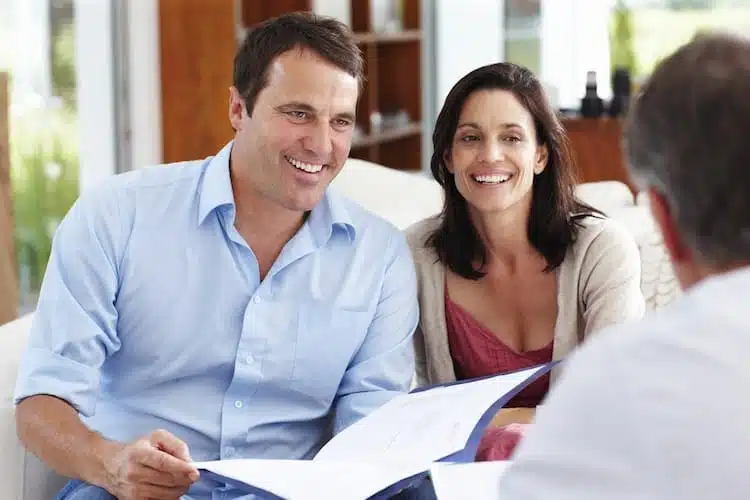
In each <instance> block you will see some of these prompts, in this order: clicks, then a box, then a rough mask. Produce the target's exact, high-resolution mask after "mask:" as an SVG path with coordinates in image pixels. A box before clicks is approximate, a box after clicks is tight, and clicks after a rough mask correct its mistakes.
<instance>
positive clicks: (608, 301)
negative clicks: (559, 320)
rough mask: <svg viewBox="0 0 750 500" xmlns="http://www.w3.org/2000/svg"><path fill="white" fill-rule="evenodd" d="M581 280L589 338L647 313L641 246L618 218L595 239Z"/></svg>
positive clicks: (589, 250) (585, 259)
mask: <svg viewBox="0 0 750 500" xmlns="http://www.w3.org/2000/svg"><path fill="white" fill-rule="evenodd" d="M580 279H581V285H580V286H581V302H582V304H581V305H582V311H583V321H584V332H585V336H586V337H588V336H589V335H591V334H592V333H596V332H598V331H600V330H602V329H603V328H606V327H608V326H612V325H616V324H619V323H624V322H627V321H631V320H637V319H640V318H641V317H643V315H644V314H645V312H646V301H645V299H644V297H643V292H642V291H641V260H640V253H639V251H638V246H637V245H636V243H635V240H634V239H633V237H632V235H631V234H630V233H629V232H628V230H627V229H626V228H624V227H623V226H621V225H620V224H618V223H616V222H615V221H613V220H607V221H606V222H605V223H604V228H603V229H602V231H601V232H600V233H599V234H598V235H597V236H596V238H594V240H593V241H592V242H591V245H590V246H589V248H588V249H587V251H586V256H585V258H584V261H583V265H582V268H581V277H580Z"/></svg>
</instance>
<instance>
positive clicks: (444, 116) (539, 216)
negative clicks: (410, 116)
mask: <svg viewBox="0 0 750 500" xmlns="http://www.w3.org/2000/svg"><path fill="white" fill-rule="evenodd" d="M487 89H499V90H507V91H509V92H512V93H513V94H514V95H515V96H516V98H517V99H518V100H519V101H520V102H521V104H522V105H523V107H524V108H526V110H527V111H528V112H529V113H530V114H531V117H532V118H533V120H534V127H535V132H536V138H537V141H538V142H539V144H545V145H546V146H547V149H548V152H549V158H548V160H547V166H546V167H545V169H544V170H543V171H542V172H541V173H540V174H539V175H536V176H534V183H533V185H532V201H531V212H530V214H529V221H528V224H527V234H528V238H529V242H530V243H531V245H532V246H533V247H534V248H535V249H536V250H537V251H538V252H539V253H540V254H542V255H543V256H544V258H545V259H546V261H547V269H546V270H547V271H552V270H554V269H556V268H557V267H558V266H559V265H560V264H561V263H562V261H563V259H564V258H565V253H566V252H567V251H568V248H569V247H570V246H571V245H572V244H573V242H574V241H575V238H576V235H577V232H578V229H579V228H580V224H581V219H582V218H584V217H587V216H590V215H601V212H599V211H598V210H596V209H595V208H593V207H590V206H589V205H586V204H585V203H582V202H580V201H579V200H578V199H576V197H575V175H574V174H575V173H574V170H575V164H574V161H573V157H572V155H571V152H570V146H569V144H568V138H567V135H566V134H565V130H564V129H563V126H562V124H561V123H560V120H559V119H558V118H557V115H556V114H555V112H554V111H553V110H552V107H551V106H550V104H549V101H548V99H547V97H546V95H545V94H544V90H543V88H542V85H541V83H540V82H539V80H538V79H537V78H536V77H535V76H534V74H533V73H532V72H531V71H529V70H528V69H526V68H524V67H522V66H518V65H516V64H511V63H495V64H489V65H487V66H482V67H480V68H477V69H475V70H473V71H471V72H470V73H468V74H467V75H466V76H464V77H463V78H461V79H460V80H459V81H458V83H456V85H455V86H454V87H453V88H452V89H451V91H450V92H449V93H448V96H447V97H446V98H445V103H444V104H443V107H442V109H441V110H440V114H439V115H438V118H437V121H436V123H435V130H434V132H433V134H432V144H433V153H432V160H431V162H430V167H431V169H432V175H433V176H434V177H435V179H436V180H437V181H438V183H439V184H440V185H441V186H442V187H443V191H444V192H445V202H444V205H443V211H442V214H441V223H440V226H439V227H438V228H437V230H436V231H435V232H434V233H433V234H432V235H430V236H429V237H428V239H427V244H428V245H429V246H431V247H433V248H434V249H435V251H436V253H437V255H438V257H439V259H440V261H441V262H442V263H443V264H445V265H446V266H447V267H448V268H449V269H450V270H451V271H453V272H454V273H456V274H458V275H459V276H463V277H464V278H467V279H479V278H481V277H482V276H484V274H485V273H484V271H483V267H484V264H486V261H487V250H486V248H485V247H484V244H483V243H482V241H481V240H480V239H479V235H478V234H477V231H476V229H475V228H474V225H473V224H472V222H471V219H470V218H469V209H468V206H467V202H466V200H465V199H464V198H463V196H462V195H461V193H460V192H459V191H458V188H457V187H456V183H455V180H454V178H453V174H452V173H451V172H450V170H448V167H447V165H446V164H445V160H444V156H445V154H446V153H449V152H450V150H451V145H452V143H453V136H454V135H455V134H456V128H457V127H458V120H459V117H460V115H461V110H462V109H463V106H464V103H465V102H466V100H467V99H468V98H469V96H471V95H472V94H473V93H474V92H477V91H480V90H487ZM477 262H478V263H479V266H478V267H479V268H477Z"/></svg>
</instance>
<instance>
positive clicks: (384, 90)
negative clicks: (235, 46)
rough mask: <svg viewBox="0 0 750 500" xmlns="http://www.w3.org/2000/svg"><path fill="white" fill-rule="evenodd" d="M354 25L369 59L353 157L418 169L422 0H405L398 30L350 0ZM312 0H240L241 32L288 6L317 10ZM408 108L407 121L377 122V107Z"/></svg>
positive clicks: (386, 110)
mask: <svg viewBox="0 0 750 500" xmlns="http://www.w3.org/2000/svg"><path fill="white" fill-rule="evenodd" d="M350 2H351V5H350V8H351V9H350V12H351V18H350V20H349V25H350V26H351V28H352V30H353V31H354V33H355V36H356V40H357V43H358V44H359V46H360V47H361V49H362V54H363V57H364V60H365V85H364V90H363V93H362V96H361V98H360V101H359V105H358V108H357V128H358V131H359V134H358V135H357V137H356V138H355V140H354V141H353V143H352V151H351V155H350V156H351V157H353V158H362V159H365V160H369V161H373V162H376V163H381V164H383V165H386V166H388V167H391V168H395V169H399V170H419V169H420V168H421V165H422V164H421V161H422V151H421V150H422V133H423V127H422V76H421V58H422V31H421V29H420V11H419V4H420V2H419V0H402V8H401V25H402V29H401V30H400V31H396V32H377V31H375V30H374V29H373V23H372V15H371V12H372V11H371V4H370V0H350ZM312 3H313V2H312V1H311V0H274V1H273V2H271V1H264V0H237V4H236V5H237V18H238V19H239V24H238V27H237V30H236V33H237V36H238V37H242V36H243V35H244V32H245V30H246V29H247V28H249V27H250V26H252V25H253V24H256V23H258V22H261V21H264V20H266V19H269V18H271V17H275V16H278V15H281V14H284V13H287V12H294V11H301V10H312ZM396 112H401V113H403V112H405V113H406V114H407V115H408V123H404V124H403V125H399V126H396V127H390V128H383V127H373V125H372V117H373V115H374V114H376V113H380V115H381V116H384V117H385V116H386V115H388V114H390V113H396Z"/></svg>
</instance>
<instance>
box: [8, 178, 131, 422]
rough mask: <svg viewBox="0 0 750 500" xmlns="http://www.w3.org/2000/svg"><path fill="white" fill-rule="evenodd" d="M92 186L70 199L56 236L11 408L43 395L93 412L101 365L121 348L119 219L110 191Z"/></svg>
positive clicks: (88, 413) (121, 239)
mask: <svg viewBox="0 0 750 500" xmlns="http://www.w3.org/2000/svg"><path fill="white" fill-rule="evenodd" d="M97 189H98V192H96V193H86V194H84V195H82V196H81V197H80V198H79V199H78V200H77V201H76V202H75V204H74V205H73V207H72V208H71V209H70V211H69V212H68V214H67V215H66V216H65V218H64V219H63V221H62V222H61V223H60V225H59V226H58V228H57V230H56V232H55V236H54V238H53V243H52V251H51V255H50V258H49V261H48V264H47V269H46V271H45V276H44V280H43V282H42V287H41V291H40V296H39V301H38V304H37V308H36V312H35V313H34V318H33V323H32V327H31V332H30V336H29V341H28V344H27V348H26V351H25V353H24V354H23V357H22V359H21V362H20V367H19V374H18V378H17V382H16V388H15V395H14V402H15V403H16V404H17V403H18V402H20V401H21V400H23V399H24V398H27V397H29V396H33V395H37V394H47V395H52V396H56V397H58V398H60V399H63V400H65V401H67V402H68V403H69V404H70V405H72V406H73V407H74V408H75V409H76V410H77V411H78V412H79V413H81V414H82V415H84V416H87V417H88V416H91V415H93V413H94V410H95V403H96V399H97V393H98V389H99V368H100V367H101V365H102V364H103V363H104V360H105V359H106V358H107V357H108V356H111V355H112V354H113V353H115V352H116V351H117V350H118V349H119V347H120V340H119V339H118V337H117V329H116V325H117V310H116V308H115V300H116V294H117V289H118V282H119V280H118V265H119V260H120V258H121V250H122V248H123V247H124V236H125V235H124V231H123V229H124V222H123V220H122V218H121V215H120V207H119V206H118V205H119V204H118V201H117V196H116V194H117V193H115V192H114V189H107V188H106V187H105V186H101V187H99V188H97Z"/></svg>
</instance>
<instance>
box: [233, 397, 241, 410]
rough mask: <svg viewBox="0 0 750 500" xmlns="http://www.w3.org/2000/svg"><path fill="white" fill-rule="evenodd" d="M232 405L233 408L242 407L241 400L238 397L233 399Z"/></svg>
mask: <svg viewBox="0 0 750 500" xmlns="http://www.w3.org/2000/svg"><path fill="white" fill-rule="evenodd" d="M234 407H235V408H242V401H240V400H239V399H238V400H237V401H235V402H234Z"/></svg>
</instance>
